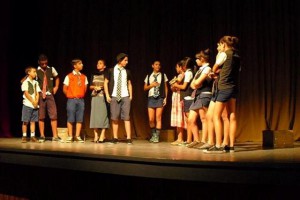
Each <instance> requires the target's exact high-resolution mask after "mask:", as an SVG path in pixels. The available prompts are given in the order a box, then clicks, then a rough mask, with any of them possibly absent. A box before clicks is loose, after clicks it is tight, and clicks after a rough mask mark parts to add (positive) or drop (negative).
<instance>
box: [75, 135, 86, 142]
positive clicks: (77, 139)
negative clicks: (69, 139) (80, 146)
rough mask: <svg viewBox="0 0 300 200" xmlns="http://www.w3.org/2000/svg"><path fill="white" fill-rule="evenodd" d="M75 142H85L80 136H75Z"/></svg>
mask: <svg viewBox="0 0 300 200" xmlns="http://www.w3.org/2000/svg"><path fill="white" fill-rule="evenodd" d="M74 142H79V143H84V141H83V140H82V139H81V137H80V136H77V137H74Z"/></svg>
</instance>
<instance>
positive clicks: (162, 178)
mask: <svg viewBox="0 0 300 200" xmlns="http://www.w3.org/2000/svg"><path fill="white" fill-rule="evenodd" d="M235 150H236V151H235V153H223V154H205V153H203V152H201V151H200V150H197V149H189V148H186V147H183V146H172V145H171V144H170V143H167V142H160V143H158V144H152V143H149V142H148V141H146V140H133V144H132V145H128V144H126V143H118V144H112V143H103V144H99V143H93V142H91V140H87V141H86V142H85V143H60V142H51V141H46V142H45V143H30V142H28V143H21V139H20V138H0V182H1V183H0V194H1V193H2V194H11V195H17V196H21V197H28V198H37V199H39V198H41V197H43V195H44V194H45V193H47V194H48V195H49V198H50V196H51V198H54V199H60V198H61V199H64V198H68V197H70V196H69V194H66V193H64V190H65V189H60V190H57V189H55V188H53V187H52V186H51V187H50V185H58V186H59V187H65V185H68V186H69V187H70V189H69V190H70V192H72V194H73V197H74V198H75V199H76V197H78V195H79V196H80V195H82V196H83V197H86V195H87V194H86V193H81V192H80V191H74V190H73V188H76V187H79V186H80V187H82V188H85V190H89V189H90V188H91V187H92V188H93V189H92V190H97V189H96V188H98V187H97V185H93V184H89V185H88V183H89V182H90V180H92V179H97V181H100V182H99V184H101V180H102V181H104V182H102V186H101V187H104V188H105V190H106V191H107V193H112V192H114V191H113V189H111V188H114V187H116V185H119V183H120V182H122V186H121V187H120V186H119V187H118V189H119V190H120V189H123V192H125V193H126V192H127V191H128V190H131V189H132V187H135V188H139V192H137V190H138V189H136V190H135V191H136V192H135V193H130V195H132V197H133V198H132V199H140V198H144V194H145V193H146V194H147V195H148V198H146V199H169V198H171V199H176V198H179V197H180V199H194V196H195V195H197V194H198V190H199V189H200V188H202V190H201V189H200V190H199V191H201V193H202V194H203V195H204V196H206V197H214V199H219V198H222V196H223V193H226V192H227V191H228V190H231V188H235V190H236V191H235V196H233V198H231V199H257V198H262V197H264V198H268V197H272V199H276V198H277V197H284V196H285V194H286V193H288V192H289V191H291V190H293V191H294V192H295V190H297V188H299V186H300V143H298V142H295V144H294V148H283V149H263V148H262V145H261V143H254V142H247V143H237V144H236V147H235ZM38 174H43V176H39V175H38ZM20 180H22V181H20ZM24 180H27V182H26V181H25V182H24ZM57 181H59V182H57ZM127 183H128V184H127ZM103 184H104V185H103ZM45 185H48V187H44V186H45ZM151 187H152V188H153V187H154V188H155V189H156V190H157V191H158V192H156V193H155V192H153V191H151V190H150V191H149V190H148V189H147V188H151ZM178 187H180V188H183V189H184V190H190V189H191V188H193V189H192V190H193V191H192V193H191V191H190V193H188V194H186V193H182V194H180V195H179V196H178V194H177V195H176V192H177V189H176V188H178ZM216 187H218V188H223V189H219V190H220V191H221V192H220V193H215V188H216ZM15 188H19V189H20V188H23V190H19V189H18V190H16V189H15ZM35 188H39V191H40V192H39V193H38V192H35V193H32V191H34V190H35ZM162 188H163V189H162ZM188 188H190V189H188ZM250 188H254V189H253V190H254V192H253V191H251V190H250ZM265 188H268V189H267V191H266V189H265ZM53 190H55V191H53ZM74 192H75V193H74ZM76 192H77V193H76ZM58 193H59V194H60V195H61V193H63V194H64V196H58V195H57V194H58ZM244 193H247V194H248V198H240V196H241V195H243V194H244ZM171 194H173V196H172V195H171ZM212 194H213V195H212ZM254 194H255V195H254ZM256 194H257V195H256ZM89 195H90V197H91V199H93V198H98V197H102V196H101V195H104V192H103V191H102V192H100V191H99V193H95V194H93V193H89ZM115 195H119V196H116V197H117V198H122V197H123V196H122V193H118V194H115ZM155 195H159V196H155ZM166 195H167V196H166ZM170 195H171V196H170ZM186 195H190V196H189V197H190V198H185V197H186ZM290 195H292V196H296V193H291V194H290Z"/></svg>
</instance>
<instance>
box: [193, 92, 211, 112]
mask: <svg viewBox="0 0 300 200" xmlns="http://www.w3.org/2000/svg"><path fill="white" fill-rule="evenodd" d="M210 100H211V94H199V95H198V96H196V98H195V99H194V101H193V102H192V105H191V106H190V110H198V109H200V108H203V107H206V108H208V106H209V103H210Z"/></svg>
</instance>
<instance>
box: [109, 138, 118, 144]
mask: <svg viewBox="0 0 300 200" xmlns="http://www.w3.org/2000/svg"><path fill="white" fill-rule="evenodd" d="M118 142H119V140H118V138H114V139H113V140H112V141H111V143H114V144H117V143H118Z"/></svg>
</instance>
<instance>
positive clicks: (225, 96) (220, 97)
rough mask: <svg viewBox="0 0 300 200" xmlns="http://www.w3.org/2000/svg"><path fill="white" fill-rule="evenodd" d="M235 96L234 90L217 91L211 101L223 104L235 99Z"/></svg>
mask: <svg viewBox="0 0 300 200" xmlns="http://www.w3.org/2000/svg"><path fill="white" fill-rule="evenodd" d="M237 95H238V90H237V89H235V88H230V89H225V90H217V91H216V92H215V93H214V95H213V97H212V101H214V102H216V101H218V102H223V103H225V102H227V101H229V100H230V99H231V98H233V99H236V98H237Z"/></svg>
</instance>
